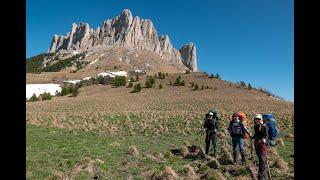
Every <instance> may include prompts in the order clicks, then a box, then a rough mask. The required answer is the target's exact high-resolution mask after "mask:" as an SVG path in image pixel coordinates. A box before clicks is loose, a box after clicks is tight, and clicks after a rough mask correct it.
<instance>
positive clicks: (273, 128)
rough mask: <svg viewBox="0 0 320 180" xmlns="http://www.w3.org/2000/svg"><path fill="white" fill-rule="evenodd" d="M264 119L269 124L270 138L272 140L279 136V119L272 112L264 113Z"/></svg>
mask: <svg viewBox="0 0 320 180" xmlns="http://www.w3.org/2000/svg"><path fill="white" fill-rule="evenodd" d="M262 119H263V120H265V121H266V125H267V126H268V128H269V130H268V134H269V139H270V140H272V139H274V138H275V137H277V136H278V129H277V121H276V119H275V118H274V117H273V115H272V114H264V115H262Z"/></svg>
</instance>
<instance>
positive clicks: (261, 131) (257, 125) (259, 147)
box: [252, 114, 269, 180]
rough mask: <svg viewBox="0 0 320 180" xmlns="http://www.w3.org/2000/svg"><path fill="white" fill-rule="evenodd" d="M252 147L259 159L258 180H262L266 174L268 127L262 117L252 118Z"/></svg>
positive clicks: (258, 115) (259, 115)
mask: <svg viewBox="0 0 320 180" xmlns="http://www.w3.org/2000/svg"><path fill="white" fill-rule="evenodd" d="M252 139H254V146H255V150H256V154H257V156H258V159H259V171H258V180H263V179H264V175H265V173H266V165H267V156H268V141H269V139H268V126H267V125H266V124H265V123H263V119H262V115H261V114H257V115H256V116H255V117H254V136H253V137H252Z"/></svg>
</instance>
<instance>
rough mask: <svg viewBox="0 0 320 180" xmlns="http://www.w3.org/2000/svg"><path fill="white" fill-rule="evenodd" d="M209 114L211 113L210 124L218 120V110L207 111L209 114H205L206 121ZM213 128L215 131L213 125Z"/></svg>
mask: <svg viewBox="0 0 320 180" xmlns="http://www.w3.org/2000/svg"><path fill="white" fill-rule="evenodd" d="M210 112H212V113H213V122H212V123H213V124H215V123H216V121H217V120H218V119H219V116H218V110H216V109H212V110H209V112H208V113H206V114H205V118H206V119H208V116H209V113H210ZM214 128H215V129H216V128H217V127H216V126H215V125H214Z"/></svg>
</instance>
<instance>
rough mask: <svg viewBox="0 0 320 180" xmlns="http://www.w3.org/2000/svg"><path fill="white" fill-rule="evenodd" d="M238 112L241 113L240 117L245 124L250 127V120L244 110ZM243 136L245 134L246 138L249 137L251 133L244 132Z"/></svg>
mask: <svg viewBox="0 0 320 180" xmlns="http://www.w3.org/2000/svg"><path fill="white" fill-rule="evenodd" d="M238 114H239V118H240V120H241V121H242V123H243V125H244V126H245V127H247V128H248V127H249V126H248V125H249V120H248V118H247V116H246V114H245V113H243V112H239V113H238ZM243 136H244V139H247V138H249V134H247V133H244V135H243Z"/></svg>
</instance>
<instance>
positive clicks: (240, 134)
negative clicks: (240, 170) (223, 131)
mask: <svg viewBox="0 0 320 180" xmlns="http://www.w3.org/2000/svg"><path fill="white" fill-rule="evenodd" d="M227 130H228V132H229V133H230V135H231V137H232V145H233V162H234V163H236V162H237V157H238V153H237V147H239V149H240V154H241V158H242V159H241V161H242V162H244V161H246V158H245V149H244V135H245V133H247V134H248V135H249V136H250V137H251V135H250V133H249V131H248V129H247V128H246V127H245V125H244V124H243V123H242V122H241V121H240V119H239V114H238V113H234V114H233V115H232V120H231V121H230V123H229V126H228V129H227Z"/></svg>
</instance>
